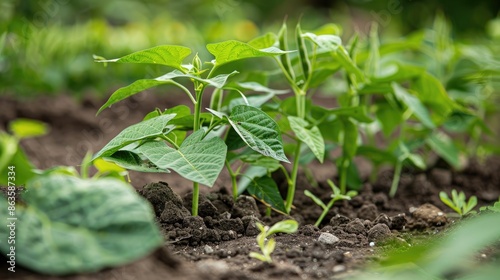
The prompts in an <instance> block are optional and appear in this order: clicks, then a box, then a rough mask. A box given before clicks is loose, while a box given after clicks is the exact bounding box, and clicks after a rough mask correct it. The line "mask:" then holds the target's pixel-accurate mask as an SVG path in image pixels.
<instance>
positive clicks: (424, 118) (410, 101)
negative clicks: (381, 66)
mask: <svg viewBox="0 0 500 280" xmlns="http://www.w3.org/2000/svg"><path fill="white" fill-rule="evenodd" d="M392 89H393V91H394V95H395V96H396V98H397V99H398V100H399V101H401V102H402V103H404V104H405V105H406V106H408V108H410V109H411V110H412V112H413V113H414V114H415V116H417V118H418V119H419V120H420V121H421V122H422V124H423V125H425V126H426V127H428V128H434V127H435V125H434V123H433V122H432V120H431V117H430V115H429V111H427V108H425V107H424V105H423V104H422V103H421V102H420V100H419V99H418V98H417V97H415V96H414V95H412V94H410V93H409V92H408V91H407V90H406V89H405V88H403V87H401V86H400V85H398V84H396V83H392Z"/></svg>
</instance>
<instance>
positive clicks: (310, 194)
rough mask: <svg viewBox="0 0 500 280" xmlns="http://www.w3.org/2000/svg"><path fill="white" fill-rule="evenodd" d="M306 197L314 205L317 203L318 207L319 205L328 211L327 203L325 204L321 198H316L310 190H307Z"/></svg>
mask: <svg viewBox="0 0 500 280" xmlns="http://www.w3.org/2000/svg"><path fill="white" fill-rule="evenodd" d="M304 195H305V196H307V197H309V198H311V199H312V200H313V201H314V203H316V204H317V205H319V206H320V207H321V208H322V209H326V208H327V207H326V205H325V203H323V201H322V200H321V199H319V197H317V196H315V195H314V194H313V193H312V192H310V191H309V190H305V191H304Z"/></svg>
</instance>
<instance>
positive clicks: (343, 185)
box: [339, 158, 349, 194]
mask: <svg viewBox="0 0 500 280" xmlns="http://www.w3.org/2000/svg"><path fill="white" fill-rule="evenodd" d="M348 163H349V160H348V159H346V158H344V159H342V162H341V163H340V174H339V175H340V193H341V194H346V192H347V166H346V165H347V164H348Z"/></svg>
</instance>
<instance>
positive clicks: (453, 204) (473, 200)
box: [439, 190, 477, 216]
mask: <svg viewBox="0 0 500 280" xmlns="http://www.w3.org/2000/svg"><path fill="white" fill-rule="evenodd" d="M439 198H440V199H441V201H442V202H443V203H444V204H446V206H448V207H450V208H451V209H452V210H453V211H455V212H456V213H457V214H458V215H460V216H465V215H467V214H469V213H474V211H472V209H474V207H475V206H476V205H477V197H476V196H474V195H473V196H471V197H469V201H467V199H466V197H465V194H464V192H462V191H461V192H460V193H459V192H457V190H452V191H451V199H450V197H449V196H448V194H447V193H445V192H440V193H439Z"/></svg>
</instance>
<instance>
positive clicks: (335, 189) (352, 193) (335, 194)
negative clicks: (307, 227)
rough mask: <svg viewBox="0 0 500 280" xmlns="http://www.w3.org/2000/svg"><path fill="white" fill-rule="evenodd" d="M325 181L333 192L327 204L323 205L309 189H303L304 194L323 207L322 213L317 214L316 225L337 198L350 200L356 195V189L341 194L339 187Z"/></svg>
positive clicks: (329, 181)
mask: <svg viewBox="0 0 500 280" xmlns="http://www.w3.org/2000/svg"><path fill="white" fill-rule="evenodd" d="M327 183H328V185H330V187H331V188H332V192H333V193H332V195H331V198H332V199H331V200H330V202H328V204H327V205H325V204H324V203H323V201H321V199H319V198H318V197H317V196H315V195H314V194H313V193H311V192H310V191H308V190H305V191H304V194H305V195H306V196H308V197H310V198H311V199H312V200H313V201H314V203H316V204H317V205H319V206H320V207H321V208H323V213H321V216H319V218H318V220H317V221H316V223H315V224H314V225H315V226H317V227H318V226H319V225H320V224H321V222H322V221H323V219H324V218H325V216H326V214H327V213H328V211H330V209H331V208H332V206H333V204H334V203H335V202H336V201H339V200H351V198H353V197H355V196H356V195H358V192H356V191H348V192H347V194H342V193H341V192H340V189H339V188H338V187H337V186H336V185H335V184H334V183H333V182H332V181H331V180H328V181H327Z"/></svg>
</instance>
